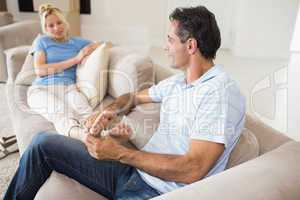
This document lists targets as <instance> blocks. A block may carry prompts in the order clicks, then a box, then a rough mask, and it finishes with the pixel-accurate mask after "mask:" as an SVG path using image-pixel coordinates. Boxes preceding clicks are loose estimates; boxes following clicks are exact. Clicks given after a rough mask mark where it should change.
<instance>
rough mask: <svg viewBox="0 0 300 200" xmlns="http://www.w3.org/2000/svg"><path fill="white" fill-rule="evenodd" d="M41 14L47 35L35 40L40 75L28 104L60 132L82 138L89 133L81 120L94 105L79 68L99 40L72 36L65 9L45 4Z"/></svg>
mask: <svg viewBox="0 0 300 200" xmlns="http://www.w3.org/2000/svg"><path fill="white" fill-rule="evenodd" d="M39 14H40V19H41V25H42V30H43V33H44V35H42V36H40V37H38V38H37V39H36V40H35V41H34V43H33V52H34V68H35V72H36V75H37V78H36V79H35V80H34V81H33V83H32V86H31V87H30V88H29V90H28V94H27V96H28V104H29V106H30V108H31V109H32V110H33V111H35V112H37V113H39V114H41V115H42V116H43V117H45V118H46V119H47V120H49V121H51V122H52V123H53V124H54V125H55V128H56V130H57V131H58V132H59V133H60V134H63V135H66V136H70V137H74V138H77V139H80V140H82V139H83V138H84V136H85V133H84V130H83V128H81V126H80V124H81V122H82V121H83V120H84V119H85V118H87V117H88V116H90V115H91V114H92V108H91V106H90V105H89V103H88V100H87V99H86V97H85V96H84V95H83V94H81V93H80V91H79V90H78V89H77V87H76V68H77V65H78V64H79V63H81V61H82V60H83V59H84V58H85V57H86V56H88V55H90V54H91V53H92V52H93V51H94V50H95V49H96V48H97V47H98V46H99V43H92V42H91V41H88V40H85V39H82V38H79V37H70V36H69V24H68V22H67V21H66V19H65V17H64V16H63V14H62V12H61V11H60V10H59V9H58V8H55V7H53V6H52V5H50V4H44V5H41V6H40V9H39Z"/></svg>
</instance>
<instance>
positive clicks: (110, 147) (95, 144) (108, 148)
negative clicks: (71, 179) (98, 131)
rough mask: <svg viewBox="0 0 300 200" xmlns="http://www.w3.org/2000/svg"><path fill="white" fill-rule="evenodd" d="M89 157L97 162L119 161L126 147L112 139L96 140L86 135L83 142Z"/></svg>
mask: <svg viewBox="0 0 300 200" xmlns="http://www.w3.org/2000/svg"><path fill="white" fill-rule="evenodd" d="M85 145H86V147H87V150H88V152H89V153H90V155H91V156H92V157H93V158H95V159H97V160H120V159H121V157H122V155H123V153H124V152H125V151H126V147H124V146H123V145H121V144H120V143H119V142H118V141H117V140H115V139H113V138H112V137H109V136H108V137H105V138H96V137H93V136H92V135H87V137H86V140H85Z"/></svg>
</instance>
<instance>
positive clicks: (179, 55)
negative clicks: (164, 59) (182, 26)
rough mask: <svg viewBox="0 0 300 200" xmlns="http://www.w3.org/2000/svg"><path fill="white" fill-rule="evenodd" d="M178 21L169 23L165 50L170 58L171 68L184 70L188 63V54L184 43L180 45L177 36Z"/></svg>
mask: <svg viewBox="0 0 300 200" xmlns="http://www.w3.org/2000/svg"><path fill="white" fill-rule="evenodd" d="M177 27H178V21H176V20H173V21H171V22H170V26H169V32H168V39H167V43H166V47H165V50H166V51H167V54H168V56H169V57H170V58H171V62H172V66H173V67H174V68H180V69H186V67H187V66H188V61H189V54H188V51H187V45H186V43H181V41H180V38H179V37H178V36H177Z"/></svg>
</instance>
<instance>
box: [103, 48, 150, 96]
mask: <svg viewBox="0 0 300 200" xmlns="http://www.w3.org/2000/svg"><path fill="white" fill-rule="evenodd" d="M153 84H154V67H153V63H152V61H151V59H150V58H149V57H147V56H143V55H141V54H138V53H134V52H132V51H122V50H120V47H114V48H112V49H111V57H110V65H109V82H108V93H109V94H110V95H111V96H113V97H118V96H120V95H122V94H124V93H128V92H133V91H139V90H142V89H145V88H148V87H149V86H151V85H153Z"/></svg>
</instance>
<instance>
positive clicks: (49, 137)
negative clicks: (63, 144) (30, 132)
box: [30, 132, 58, 149]
mask: <svg viewBox="0 0 300 200" xmlns="http://www.w3.org/2000/svg"><path fill="white" fill-rule="evenodd" d="M57 136H58V135H57V134H53V133H47V132H40V133H38V134H36V135H35V136H34V137H33V138H32V141H31V145H30V148H35V149H36V148H39V149H41V148H48V147H49V148H55V147H51V146H52V145H55V143H56V142H55V140H57Z"/></svg>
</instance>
